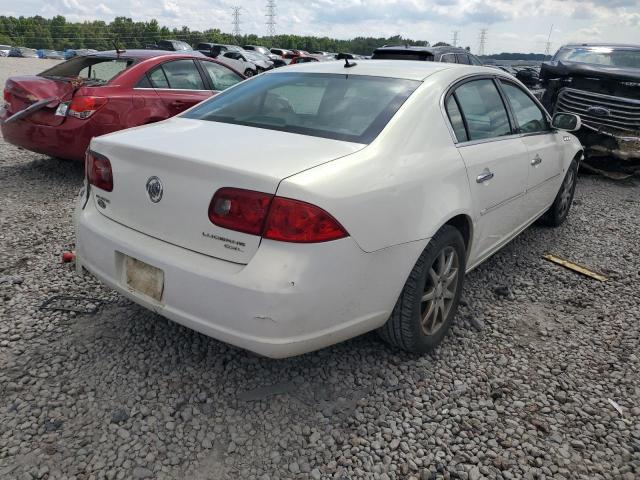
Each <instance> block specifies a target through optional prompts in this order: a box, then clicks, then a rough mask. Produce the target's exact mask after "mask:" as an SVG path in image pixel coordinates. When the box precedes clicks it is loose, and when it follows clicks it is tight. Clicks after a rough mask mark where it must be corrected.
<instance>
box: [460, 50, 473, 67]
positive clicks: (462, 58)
mask: <svg viewBox="0 0 640 480" xmlns="http://www.w3.org/2000/svg"><path fill="white" fill-rule="evenodd" d="M457 57H458V63H462V64H463V65H470V64H471V62H470V61H469V55H467V54H466V53H458V54H457Z"/></svg>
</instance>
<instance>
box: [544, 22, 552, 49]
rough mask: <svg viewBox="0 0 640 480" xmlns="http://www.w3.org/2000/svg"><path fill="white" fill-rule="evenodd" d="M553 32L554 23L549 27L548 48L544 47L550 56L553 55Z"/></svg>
mask: <svg viewBox="0 0 640 480" xmlns="http://www.w3.org/2000/svg"><path fill="white" fill-rule="evenodd" d="M552 33H553V24H552V25H551V28H550V29H549V36H548V37H547V44H546V48H545V49H544V54H545V55H546V56H547V57H548V56H549V55H551V34H552Z"/></svg>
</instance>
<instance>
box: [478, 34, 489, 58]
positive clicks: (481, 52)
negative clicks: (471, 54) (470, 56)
mask: <svg viewBox="0 0 640 480" xmlns="http://www.w3.org/2000/svg"><path fill="white" fill-rule="evenodd" d="M488 33H489V29H488V28H483V29H482V30H480V46H479V47H478V55H479V56H483V55H484V53H485V48H486V46H487V34H488Z"/></svg>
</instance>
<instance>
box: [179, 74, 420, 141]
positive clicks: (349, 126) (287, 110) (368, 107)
mask: <svg viewBox="0 0 640 480" xmlns="http://www.w3.org/2000/svg"><path fill="white" fill-rule="evenodd" d="M419 85H420V82H418V81H414V80H405V79H398V78H383V77H368V76H364V75H344V74H311V73H289V72H287V73H277V74H269V75H261V76H259V77H256V78H255V79H253V80H251V81H250V82H244V83H241V84H239V85H238V86H237V87H235V88H233V89H231V90H227V91H226V92H223V93H221V94H220V95H216V96H215V97H213V98H212V99H211V100H207V101H205V102H203V103H201V104H200V105H198V106H196V107H195V108H194V109H192V110H190V111H189V112H187V113H185V114H184V117H186V118H193V119H198V120H208V121H212V122H221V123H232V124H236V125H247V126H251V127H257V128H266V129H270V130H278V131H283V132H290V133H298V134H302V135H310V136H315V137H323V138H331V139H335V140H344V141H350V142H356V143H370V142H371V141H373V139H374V138H375V137H376V136H378V134H379V133H380V131H381V130H382V129H383V128H384V127H385V126H386V124H387V123H388V122H389V120H390V119H391V118H392V117H393V116H394V115H395V113H396V112H397V111H398V109H399V108H400V107H401V106H402V104H403V103H404V101H405V100H406V99H407V98H408V97H409V96H410V95H411V94H412V93H413V91H414V90H415V89H416V88H417V87H418V86H419Z"/></svg>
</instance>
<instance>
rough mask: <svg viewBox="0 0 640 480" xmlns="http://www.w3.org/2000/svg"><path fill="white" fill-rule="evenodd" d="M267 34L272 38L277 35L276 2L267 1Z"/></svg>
mask: <svg viewBox="0 0 640 480" xmlns="http://www.w3.org/2000/svg"><path fill="white" fill-rule="evenodd" d="M265 17H267V33H268V34H269V36H270V37H273V36H275V34H276V0H267V13H266V15H265Z"/></svg>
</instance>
